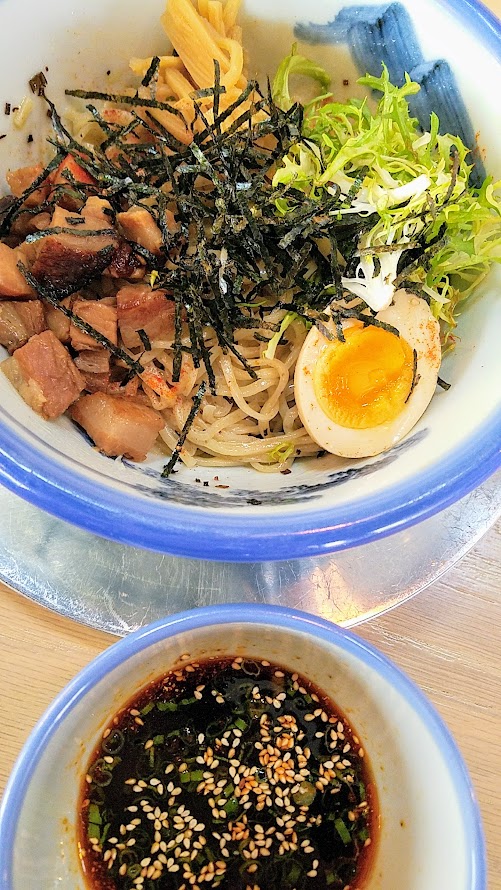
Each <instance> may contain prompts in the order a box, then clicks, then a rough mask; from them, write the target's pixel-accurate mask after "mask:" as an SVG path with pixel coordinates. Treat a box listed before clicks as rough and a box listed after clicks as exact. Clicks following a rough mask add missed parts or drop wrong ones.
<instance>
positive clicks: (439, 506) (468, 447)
mask: <svg viewBox="0 0 501 890" xmlns="http://www.w3.org/2000/svg"><path fill="white" fill-rule="evenodd" d="M438 2H439V4H440V5H442V6H445V7H447V8H448V9H449V10H450V11H451V12H453V13H454V15H455V16H456V17H459V18H461V19H462V21H463V22H464V24H465V25H467V26H468V27H469V29H470V31H474V32H475V33H476V35H477V36H478V38H479V39H480V41H481V42H482V43H484V45H486V46H487V47H488V48H489V49H490V50H491V51H492V52H493V54H494V55H496V56H497V58H498V59H499V60H500V61H501V21H500V20H499V19H498V18H497V17H496V16H495V15H494V14H493V13H492V12H490V10H488V9H487V7H485V6H484V4H483V3H481V2H479V0H438ZM500 442H501V409H500V410H499V411H498V412H497V413H494V414H493V415H491V416H490V418H489V419H488V420H487V421H486V422H485V423H484V424H483V425H482V427H481V428H480V429H479V430H478V431H477V432H476V433H475V435H474V436H471V437H470V438H469V439H467V440H466V442H465V443H463V445H462V447H461V448H460V449H459V450H457V451H456V452H454V454H453V455H451V456H450V457H449V458H446V459H444V460H443V461H442V463H441V465H440V467H439V468H436V469H434V470H432V471H428V472H425V473H423V474H422V475H421V476H419V477H417V478H416V479H415V480H413V481H412V482H411V483H410V484H409V483H407V484H406V485H405V486H403V485H395V486H393V487H392V488H391V489H390V490H389V491H388V492H387V493H384V494H382V495H381V494H378V495H377V496H373V497H371V498H368V499H366V500H357V501H355V502H354V504H352V505H349V506H347V507H344V506H343V507H341V508H339V509H338V510H337V511H336V510H332V509H326V508H322V509H320V510H317V511H316V510H311V511H308V512H306V513H304V514H302V515H300V517H299V518H298V517H297V514H290V513H287V515H286V516H283V517H281V516H280V515H277V514H276V512H275V510H274V509H273V508H272V509H271V510H269V511H266V512H263V511H261V510H258V509H257V510H256V507H254V506H252V507H249V510H248V511H247V515H245V516H242V515H241V514H239V513H236V512H235V513H232V512H229V511H228V512H227V513H226V515H225V513H224V508H223V509H219V510H218V512H217V515H214V512H213V511H212V510H209V511H206V510H203V509H200V508H196V507H195V508H193V509H189V508H186V507H184V506H183V507H181V506H179V505H177V504H169V503H168V502H167V501H165V500H159V501H154V500H153V499H150V500H146V499H142V498H137V497H134V496H133V495H129V494H128V493H125V494H124V492H123V491H121V492H120V493H118V492H117V491H116V489H113V487H112V485H111V484H110V486H102V487H100V488H98V489H96V486H95V483H94V482H93V480H92V479H86V478H85V477H84V476H81V475H78V476H77V475H75V474H74V473H73V472H70V471H68V470H67V469H65V468H64V467H63V466H62V465H57V464H54V463H52V462H51V460H49V459H48V458H47V457H45V456H44V455H42V454H37V453H36V452H35V453H34V452H33V449H32V448H31V447H30V445H29V443H28V442H23V441H22V440H21V439H18V438H17V437H16V435H15V433H12V432H11V431H10V430H9V429H8V428H7V427H4V426H2V424H1V422H0V482H2V483H3V484H4V485H5V486H6V487H7V488H9V489H10V490H11V491H13V492H14V493H17V494H19V495H21V496H22V497H23V498H25V499H26V500H28V501H30V502H31V503H33V504H35V505H36V506H37V507H41V508H42V509H44V510H46V511H47V512H49V513H52V514H53V515H55V516H57V517H58V518H60V519H63V520H66V521H68V522H70V523H73V524H74V525H77V526H79V527H80V528H83V529H84V530H86V531H88V532H91V533H94V534H98V535H101V536H102V537H105V538H109V539H111V540H114V541H119V542H120V543H123V544H130V545H132V546H136V547H141V548H143V549H147V550H155V551H159V552H162V553H169V554H172V555H175V556H181V557H190V558H199V559H208V560H220V561H231V562H255V561H256V560H259V561H264V560H284V559H290V558H300V557H309V556H318V555H322V554H325V553H329V552H333V551H336V550H344V549H347V548H349V547H355V546H357V545H360V544H367V543H369V542H371V541H374V540H376V539H378V538H382V537H384V536H386V535H389V534H392V533H394V532H396V531H401V530H403V529H405V528H407V527H409V526H411V525H414V524H415V523H417V522H420V521H422V520H424V519H426V518H428V517H430V516H433V515H434V514H436V513H438V512H440V511H441V510H443V509H445V508H446V507H448V506H449V505H450V504H452V503H455V502H456V501H458V500H460V499H461V498H462V497H464V496H465V495H467V494H468V493H469V492H470V491H472V490H473V489H474V488H476V487H477V486H479V485H481V484H482V482H484V481H485V480H486V479H487V478H488V477H489V476H490V475H492V474H493V473H494V472H495V471H496V470H497V469H499V467H500V466H501V449H500ZM34 455H35V459H34ZM257 497H258V495H257ZM361 507H362V512H363V515H360V508H361ZM251 510H252V511H256V512H254V513H252V512H251ZM128 516H133V517H134V521H133V523H128V522H127V517H128ZM277 526H278V527H277Z"/></svg>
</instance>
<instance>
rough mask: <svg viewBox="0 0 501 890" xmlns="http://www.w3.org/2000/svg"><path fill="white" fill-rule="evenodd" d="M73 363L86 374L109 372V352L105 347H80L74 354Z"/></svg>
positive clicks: (107, 373)
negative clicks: (79, 350)
mask: <svg viewBox="0 0 501 890" xmlns="http://www.w3.org/2000/svg"><path fill="white" fill-rule="evenodd" d="M75 364H76V366H77V368H78V370H79V371H82V373H83V374H84V375H87V374H106V375H107V376H108V377H109V374H110V354H109V352H108V350H107V349H104V348H101V349H82V351H81V352H79V353H78V355H77V356H75Z"/></svg>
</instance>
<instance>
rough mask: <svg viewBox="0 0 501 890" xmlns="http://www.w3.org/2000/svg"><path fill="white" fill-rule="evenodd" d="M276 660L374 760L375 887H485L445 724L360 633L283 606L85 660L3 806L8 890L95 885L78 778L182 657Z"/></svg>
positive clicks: (188, 615) (179, 621)
mask: <svg viewBox="0 0 501 890" xmlns="http://www.w3.org/2000/svg"><path fill="white" fill-rule="evenodd" d="M186 653H188V654H189V655H190V656H192V657H193V659H199V658H202V659H203V658H204V657H207V655H215V656H224V655H229V656H233V655H242V656H244V657H249V658H259V659H260V658H266V659H268V660H271V661H272V662H276V663H278V664H280V665H282V666H284V667H285V668H288V669H289V670H292V671H294V670H297V671H298V672H300V673H301V674H302V675H304V676H305V677H307V678H309V679H310V680H312V681H313V682H314V683H315V684H316V685H317V686H318V687H319V688H321V689H322V690H323V691H324V692H326V693H327V694H328V695H329V696H330V697H331V698H332V700H333V701H334V702H335V703H336V704H338V705H339V707H340V708H341V710H342V711H343V712H344V713H345V714H346V716H347V718H348V720H349V721H350V723H351V725H352V726H353V727H354V729H355V731H356V733H357V735H358V737H359V738H360V739H361V741H362V744H363V747H364V749H365V751H366V752H367V755H368V757H369V760H370V764H371V767H372V771H373V775H374V779H375V784H376V786H377V795H378V798H379V812H380V816H381V830H380V838H379V841H378V843H377V847H376V853H375V858H374V861H373V867H372V872H371V877H370V879H369V880H368V882H367V884H364V890H402V888H405V890H485V888H486V886H487V885H486V872H485V851H484V842H483V835H482V828H481V822H480V817H479V813H478V809H477V805H476V802H475V798H474V793H473V790H472V787H471V784H470V781H469V778H468V775H467V771H466V768H465V766H464V763H463V761H462V759H461V756H460V754H459V752H458V750H457V748H456V746H455V744H454V741H453V740H452V738H451V736H450V735H449V733H448V731H447V729H446V727H445V726H444V724H443V723H442V721H441V720H440V718H439V717H438V715H437V713H436V712H435V711H434V710H433V708H432V707H431V705H430V704H429V702H428V701H427V700H426V699H425V698H424V696H423V695H422V693H421V692H420V691H419V690H418V689H417V688H416V686H414V684H413V683H411V681H410V680H409V679H407V678H406V677H405V676H404V675H403V674H402V673H401V672H400V671H399V670H398V669H397V668H396V667H395V666H394V665H393V664H392V663H391V662H390V661H388V660H387V659H386V658H384V657H383V656H382V655H380V654H379V653H378V652H377V651H376V650H375V649H373V648H372V647H371V646H369V645H368V644H367V643H365V642H363V641H362V640H360V639H358V638H357V637H355V636H354V635H353V634H351V633H349V632H348V631H345V630H342V629H341V628H339V627H337V626H335V625H332V624H330V623H328V622H326V621H323V620H321V619H318V618H313V617H308V616H306V615H305V614H302V613H300V612H295V611H292V610H287V609H281V608H276V607H271V606H261V607H260V606H257V607H256V606H254V607H241V606H236V605H234V606H217V607H214V608H207V609H199V610H195V611H192V612H185V613H182V614H179V615H175V616H172V617H170V618H168V619H165V620H163V621H160V622H157V623H156V624H153V625H150V626H149V627H147V628H144V629H142V630H141V631H139V632H137V633H135V634H132V635H130V636H129V637H127V638H126V639H124V640H122V641H120V642H119V643H116V644H115V645H113V646H112V647H111V648H110V649H108V650H107V651H106V652H105V653H104V654H103V655H101V656H99V657H98V658H97V659H96V660H95V661H93V662H92V663H91V664H90V665H89V666H88V667H86V668H85V669H84V670H83V671H82V672H81V673H80V674H79V675H78V676H77V677H76V678H75V679H74V680H73V681H72V682H71V683H70V684H69V686H67V688H66V689H65V690H64V691H63V692H62V693H61V694H60V695H59V696H58V698H57V699H56V700H55V702H54V703H53V704H52V706H51V707H50V708H49V710H48V711H47V713H46V714H45V716H44V717H43V718H42V720H41V721H40V723H39V724H38V726H37V727H36V728H35V730H34V731H33V733H32V735H31V737H30V738H29V740H28V742H27V744H26V746H25V748H24V750H23V752H22V754H21V756H20V758H19V760H18V762H17V764H16V766H15V768H14V771H13V773H12V776H11V778H10V782H9V785H8V787H7V790H6V792H5V796H4V799H3V803H2V807H1V809H0V886H1V887H2V890H28V888H29V890H31V888H33V890H34V888H35V887H36V890H56V888H58V887H65V888H68V887H71V888H72V890H84V886H85V885H84V881H83V878H82V875H81V873H80V868H79V862H78V856H77V844H76V832H75V822H76V814H77V802H78V792H79V783H80V781H81V778H82V775H83V774H85V770H86V767H87V764H88V760H89V757H90V755H91V753H92V752H93V750H94V749H95V746H96V744H97V742H98V740H99V738H100V736H101V734H102V732H103V728H104V726H105V725H106V724H107V723H108V721H109V719H110V718H111V716H113V714H114V713H115V712H116V711H117V710H118V709H119V708H120V707H121V706H123V705H125V704H126V703H127V702H128V701H129V700H130V698H131V697H132V696H133V695H134V694H135V693H136V692H138V691H139V690H140V689H141V688H142V687H144V686H145V685H147V684H148V683H149V682H151V681H152V680H153V679H156V678H157V677H161V676H162V675H164V674H165V673H166V672H168V671H169V670H170V669H172V668H173V667H174V666H175V665H176V664H179V659H180V656H181V655H183V656H184V655H185V654H186Z"/></svg>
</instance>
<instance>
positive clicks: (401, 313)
mask: <svg viewBox="0 0 501 890" xmlns="http://www.w3.org/2000/svg"><path fill="white" fill-rule="evenodd" d="M376 318H377V319H379V320H380V321H384V322H386V324H389V325H391V326H392V327H394V328H396V329H397V330H398V331H399V333H400V335H401V337H403V338H404V340H406V341H407V343H408V344H409V346H410V347H411V349H414V350H415V351H416V356H417V365H416V378H415V383H414V388H413V390H412V392H411V395H410V396H409V398H408V400H407V402H406V404H405V405H404V407H403V409H402V411H401V412H400V414H399V415H398V417H396V418H395V419H393V420H391V421H387V422H385V423H381V424H379V425H378V426H374V427H369V428H368V429H353V428H349V427H343V426H340V425H339V424H337V423H335V422H334V421H333V420H331V418H330V417H328V416H327V415H326V414H325V413H324V411H323V410H322V408H321V407H320V404H319V401H318V398H317V395H316V393H315V388H314V369H315V367H316V365H317V364H318V361H319V359H320V356H321V355H322V353H323V352H324V351H325V350H328V349H331V348H332V345H331V341H329V340H328V339H327V338H326V337H324V336H323V334H322V333H321V332H320V331H319V330H318V328H316V327H312V328H311V330H310V332H309V333H308V335H307V337H306V339H305V341H304V344H303V346H302V348H301V352H300V354H299V358H298V361H297V365H296V371H295V375H294V392H295V398H296V405H297V408H298V411H299V416H300V418H301V421H302V423H303V424H304V427H305V428H306V430H307V432H308V433H309V435H310V436H311V438H312V439H313V440H314V441H315V442H317V443H318V445H319V446H320V447H321V448H322V449H324V450H325V451H329V452H330V453H331V454H337V455H340V456H341V457H372V456H373V455H375V454H380V453H381V452H383V451H387V450H388V449H389V448H392V447H393V446H394V445H396V444H397V442H399V441H400V440H401V439H403V437H404V436H406V435H407V433H408V432H409V431H410V430H411V429H412V428H413V427H414V426H415V424H416V423H417V422H418V420H419V418H420V417H421V416H422V415H423V413H424V412H425V410H426V408H427V407H428V405H429V403H430V401H431V399H432V396H433V394H434V392H435V388H436V385H437V378H438V372H439V369H440V362H441V347H440V328H439V324H438V321H437V320H436V319H435V318H434V316H433V315H432V312H431V310H430V307H429V306H428V304H427V303H426V301H425V300H423V299H422V298H421V297H417V296H415V295H414V294H412V293H409V292H407V291H404V290H399V291H397V292H396V293H395V295H394V298H393V303H392V304H391V306H389V307H388V308H387V309H383V310H381V312H378V314H377V315H376ZM354 324H356V322H355V321H353V320H351V319H347V320H346V321H344V322H343V329H344V330H346V329H347V328H349V327H352V326H353V325H354ZM327 327H329V324H327ZM332 331H333V333H335V329H334V326H332Z"/></svg>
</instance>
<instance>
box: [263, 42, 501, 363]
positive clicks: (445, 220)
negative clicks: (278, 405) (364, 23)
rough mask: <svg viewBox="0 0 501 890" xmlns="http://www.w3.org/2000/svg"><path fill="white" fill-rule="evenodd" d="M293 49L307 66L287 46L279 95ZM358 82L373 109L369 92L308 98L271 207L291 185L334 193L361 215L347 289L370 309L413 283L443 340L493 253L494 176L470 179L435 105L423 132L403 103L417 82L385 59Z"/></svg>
mask: <svg viewBox="0 0 501 890" xmlns="http://www.w3.org/2000/svg"><path fill="white" fill-rule="evenodd" d="M296 58H301V64H300V67H301V69H304V70H307V65H306V61H307V60H302V57H296V56H295V55H294V53H293V54H292V55H291V56H289V57H287V59H286V60H284V62H283V63H282V65H281V66H280V68H279V73H278V74H277V78H276V80H275V84H274V94H275V95H276V96H277V97H278V98H277V101H278V99H280V101H285V100H286V97H287V95H288V93H287V84H288V72H289V73H290V71H291V70H293V68H294V59H296ZM295 64H296V65H299V63H298V62H296V63H295ZM315 71H316V67H315ZM312 76H313V75H312ZM315 77H316V79H317V80H318V81H319V84H320V86H321V88H322V89H323V87H324V81H321V79H320V77H319V75H318V72H316V74H315ZM359 83H360V84H362V85H363V86H365V87H367V89H368V90H369V91H371V92H372V94H373V95H374V94H376V95H379V99H378V100H377V105H376V107H375V110H374V111H373V110H371V104H370V101H369V100H368V99H364V100H359V99H352V100H350V101H348V102H346V103H340V102H335V101H334V100H333V99H332V97H326V96H325V95H322V96H319V98H317V99H315V100H314V101H312V102H311V103H310V104H309V105H307V106H306V108H305V110H304V120H303V128H302V135H303V139H302V140H301V141H299V142H298V143H296V144H295V145H293V146H292V147H291V149H290V150H289V152H288V153H287V155H286V156H285V157H284V158H283V163H282V164H281V166H280V167H279V168H278V169H277V170H276V172H275V174H274V179H273V184H274V185H275V186H276V188H277V189H280V197H277V209H278V211H279V213H281V214H284V215H285V214H287V202H288V200H289V199H290V198H289V196H290V194H291V193H292V191H291V190H299V191H301V192H303V193H305V194H306V195H308V197H309V198H310V199H313V200H319V199H320V198H321V197H322V195H323V194H324V193H325V191H327V192H330V193H331V194H333V195H339V196H340V197H341V202H340V205H339V207H338V209H337V210H336V211H335V212H336V214H337V215H338V218H344V219H345V220H346V221H347V222H348V221H349V219H350V218H354V217H355V216H356V217H358V218H360V216H362V217H363V216H365V217H366V218H367V227H366V228H365V230H364V231H362V232H361V233H360V235H359V239H358V249H357V251H356V252H355V254H354V256H352V257H344V258H343V260H344V268H342V278H341V281H342V286H343V288H344V289H345V291H347V292H348V293H349V294H351V295H353V296H354V297H358V298H360V299H362V300H364V301H365V302H366V303H367V304H368V305H369V306H370V307H371V308H372V309H373V310H374V311H378V310H379V309H382V308H384V307H385V306H387V305H389V303H390V302H391V300H392V297H393V293H394V291H395V290H396V288H397V287H407V289H409V290H414V291H416V292H418V293H420V294H421V295H422V296H424V297H425V298H426V299H427V300H428V301H429V302H430V306H431V309H432V311H433V313H434V315H435V316H436V318H438V319H439V320H440V321H441V322H442V327H443V331H444V339H445V341H447V339H448V337H449V335H450V332H451V331H452V329H453V328H454V327H455V325H456V321H457V317H458V315H459V313H460V311H461V308H462V307H461V303H462V301H463V300H465V299H466V298H467V297H468V296H469V295H470V293H471V292H472V290H473V289H474V288H475V287H477V285H478V284H479V283H480V282H481V281H482V279H483V278H484V276H485V275H486V274H487V272H488V270H489V268H490V267H491V265H492V263H499V262H501V219H500V217H501V182H494V181H493V180H492V179H491V178H488V179H487V180H485V182H484V183H483V184H482V186H481V187H480V188H475V187H473V186H472V185H471V184H470V172H471V170H472V159H471V157H470V153H469V150H468V148H467V147H466V146H465V145H464V144H463V142H462V141H461V140H460V139H459V138H458V137H457V136H453V135H451V134H445V135H442V134H440V132H439V126H440V123H439V119H438V117H437V115H436V114H434V113H433V114H432V115H431V117H430V128H429V131H428V132H425V133H423V131H422V130H421V129H420V127H419V124H418V121H417V120H416V119H415V118H414V117H412V115H411V113H410V109H409V105H408V98H409V96H411V95H414V94H416V93H417V92H418V91H419V89H420V87H419V84H417V83H415V82H413V81H412V80H411V79H410V77H409V76H408V75H406V77H405V82H404V84H403V85H402V86H400V87H398V86H395V85H394V84H392V83H391V81H390V79H389V74H388V70H387V68H386V67H385V66H384V65H383V69H382V74H381V76H380V77H373V76H370V75H367V76H365V77H362V78H360V80H359ZM284 97H285V99H284ZM270 342H272V341H270ZM269 348H272V347H269Z"/></svg>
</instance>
